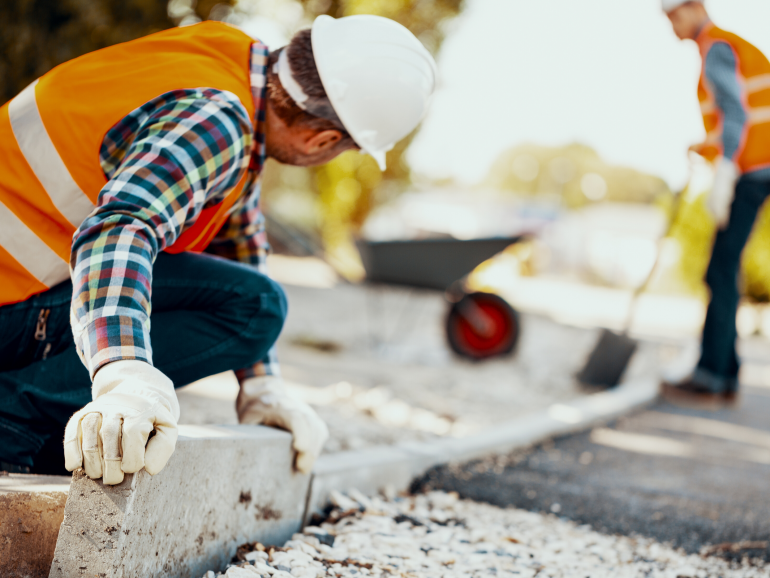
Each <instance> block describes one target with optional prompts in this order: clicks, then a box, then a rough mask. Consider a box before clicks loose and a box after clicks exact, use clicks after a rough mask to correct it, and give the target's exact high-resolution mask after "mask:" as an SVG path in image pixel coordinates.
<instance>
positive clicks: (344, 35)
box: [311, 14, 436, 170]
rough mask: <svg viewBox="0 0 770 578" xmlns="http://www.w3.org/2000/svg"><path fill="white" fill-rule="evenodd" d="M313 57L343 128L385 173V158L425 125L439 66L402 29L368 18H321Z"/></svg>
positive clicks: (316, 27)
mask: <svg viewBox="0 0 770 578" xmlns="http://www.w3.org/2000/svg"><path fill="white" fill-rule="evenodd" d="M311 41H312V44H313V58H314V59H315V64H316V68H317V69H318V75H319V76H320V77H321V82H322V83H323V86H324V90H325V91H326V95H327V96H328V98H329V101H330V102H331V105H332V107H333V108H334V112H335V113H336V115H337V116H338V117H339V119H340V121H341V122H342V125H343V126H344V127H345V129H346V130H347V131H348V133H350V136H351V137H353V140H354V141H355V142H356V144H357V145H358V146H360V147H361V149H362V150H363V151H364V152H366V153H369V154H370V155H372V157H374V159H375V160H376V161H377V164H378V165H379V166H380V168H381V169H382V170H385V153H386V152H388V151H389V150H390V149H392V148H393V146H394V145H395V144H396V143H397V142H398V141H400V140H401V139H402V138H404V137H405V136H406V135H408V134H409V133H410V132H412V131H413V130H414V129H415V128H416V127H417V125H418V124H419V123H420V121H421V120H422V118H423V116H425V113H426V111H427V109H428V103H429V101H430V97H431V95H432V94H433V91H434V89H435V87H436V63H435V61H434V60H433V57H432V56H431V55H430V53H429V52H428V51H427V50H426V49H425V47H424V46H423V45H422V43H420V41H419V40H417V38H416V37H415V36H414V34H412V33H411V32H409V30H407V29H406V28H404V27H403V26H401V24H399V23H397V22H394V21H393V20H390V19H388V18H383V17H381V16H373V15H367V14H362V15H358V16H347V17H345V18H338V19H334V18H332V17H331V16H319V17H318V18H316V20H315V22H314V23H313V29H312V33H311Z"/></svg>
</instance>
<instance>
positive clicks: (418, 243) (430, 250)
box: [356, 235, 522, 291]
mask: <svg viewBox="0 0 770 578" xmlns="http://www.w3.org/2000/svg"><path fill="white" fill-rule="evenodd" d="M521 239H522V236H521V235H519V236H515V237H494V238H487V239H468V240H459V239H451V238H441V239H415V240H406V241H367V240H365V239H359V240H358V241H357V242H356V245H357V246H358V251H359V253H360V254H361V261H362V262H363V264H364V269H365V270H366V278H367V280H368V281H370V282H374V283H387V284H392V285H406V286H408V287H422V288H426V289H438V290H440V291H444V290H445V289H447V288H448V287H449V286H450V285H451V284H452V283H454V282H455V281H457V280H458V279H461V278H463V277H465V276H466V275H467V274H468V273H470V272H471V271H473V270H474V269H475V268H476V267H477V266H478V265H479V264H481V263H483V262H484V261H486V260H487V259H489V258H490V257H494V256H495V255H497V254H498V253H499V252H500V251H502V250H503V249H505V248H506V247H508V246H510V245H513V244H514V243H517V242H519V241H520V240H521Z"/></svg>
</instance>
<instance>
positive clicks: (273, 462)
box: [50, 426, 310, 578]
mask: <svg viewBox="0 0 770 578" xmlns="http://www.w3.org/2000/svg"><path fill="white" fill-rule="evenodd" d="M179 429H180V437H179V440H178V441H177V446H176V450H175V452H174V455H173V456H172V457H171V459H170V460H169V463H168V464H167V465H166V467H165V468H163V470H162V471H161V472H160V473H159V474H157V475H155V476H150V475H149V474H147V472H145V471H144V470H142V471H140V472H138V473H137V474H134V475H128V476H126V479H125V480H124V481H123V482H122V483H120V484H118V485H116V486H105V485H104V484H102V483H101V481H99V480H91V479H90V478H88V477H87V476H86V475H85V474H84V473H83V472H82V471H81V470H78V471H76V472H75V474H74V475H73V478H72V486H71V487H70V492H69V498H68V500H67V505H66V507H65V510H64V521H63V523H62V525H61V529H60V531H59V539H58V542H57V544H56V552H55V554H54V558H53V562H52V563H51V567H50V569H51V571H50V576H51V577H52V578H54V577H55V578H70V577H74V576H104V577H111V578H128V577H142V578H149V577H152V576H158V577H160V576H163V577H167V578H177V577H178V578H181V577H185V578H188V577H191V576H192V577H194V576H202V575H203V574H205V572H206V571H207V570H209V569H211V568H212V567H214V568H216V567H223V566H224V565H225V564H226V563H227V562H229V561H230V558H231V557H232V555H233V554H234V552H235V550H236V548H237V547H238V546H239V545H241V544H243V543H244V542H250V541H254V540H256V539H259V540H261V541H264V542H266V543H268V544H281V543H283V542H285V541H286V540H288V539H289V538H290V537H291V535H292V534H293V533H295V532H297V531H298V530H299V529H300V527H301V525H302V519H303V513H304V509H305V505H306V500H307V493H308V489H309V483H310V476H306V475H302V474H298V473H295V472H294V471H292V463H291V460H292V451H291V436H290V435H289V434H288V433H286V432H282V431H279V430H275V429H271V428H265V427H260V426H180V428H179Z"/></svg>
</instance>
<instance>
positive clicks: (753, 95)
mask: <svg viewBox="0 0 770 578" xmlns="http://www.w3.org/2000/svg"><path fill="white" fill-rule="evenodd" d="M696 42H697V43H698V47H699V48H700V53H701V57H702V58H703V63H704V66H703V72H702V73H701V76H700V82H699V83H698V100H699V101H700V106H701V112H702V113H703V124H704V125H705V127H706V141H705V142H704V143H703V144H702V145H700V148H699V150H698V153H699V154H701V155H702V156H704V157H705V158H707V159H708V160H710V161H712V162H713V161H714V160H715V159H716V158H717V157H719V156H721V155H722V111H720V110H719V107H718V106H717V102H716V97H715V95H714V93H713V91H712V89H711V86H710V84H709V82H708V79H707V78H706V72H705V68H706V66H705V63H706V55H707V54H708V53H709V50H710V49H711V47H712V46H713V44H714V43H715V42H726V43H727V44H728V45H729V46H730V47H731V48H732V50H733V53H734V54H735V61H736V63H737V68H738V70H737V73H738V80H739V82H740V83H741V84H742V91H741V92H742V97H743V99H744V107H745V108H746V110H747V111H748V119H747V126H746V130H745V131H744V136H743V142H742V143H741V148H740V149H739V151H738V159H737V163H738V166H739V167H740V169H741V171H742V172H744V173H748V172H751V171H755V170H758V169H762V168H765V167H770V62H769V61H768V60H767V58H766V57H765V55H764V54H762V52H760V50H759V49H758V48H756V47H755V46H754V45H752V44H750V43H749V42H747V41H746V40H744V39H743V38H741V37H739V36H736V35H735V34H732V33H730V32H726V31H724V30H721V29H720V28H717V27H716V26H714V25H713V24H711V23H708V24H706V26H705V27H704V29H703V30H702V31H701V32H700V34H699V35H698V38H697V39H696Z"/></svg>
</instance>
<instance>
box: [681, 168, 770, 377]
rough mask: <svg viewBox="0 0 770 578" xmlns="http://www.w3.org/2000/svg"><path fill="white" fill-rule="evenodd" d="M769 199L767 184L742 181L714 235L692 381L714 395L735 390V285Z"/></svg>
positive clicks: (736, 336) (736, 294)
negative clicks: (722, 224)
mask: <svg viewBox="0 0 770 578" xmlns="http://www.w3.org/2000/svg"><path fill="white" fill-rule="evenodd" d="M769 195H770V181H756V180H752V179H750V178H746V177H743V178H741V180H740V181H738V186H737V187H736V189H735V199H734V200H733V205H732V209H731V210H730V221H729V222H728V224H727V227H725V228H724V229H722V230H720V231H718V232H717V235H716V239H715V240H714V249H713V251H712V253H711V262H710V263H709V267H708V271H707V272H706V284H707V285H708V286H709V289H710V290H711V302H710V303H709V306H708V310H707V311H706V323H705V325H704V327H703V341H702V348H701V358H700V361H699V362H698V367H697V368H696V374H695V377H696V379H697V380H698V381H701V382H703V383H704V385H707V386H708V387H709V388H710V389H712V390H713V391H715V392H721V391H726V390H730V389H734V388H735V387H737V383H738V370H739V368H740V362H739V361H738V353H737V351H736V340H737V338H738V331H737V329H736V326H735V316H736V314H737V312H738V301H739V299H740V293H739V291H738V281H739V277H740V266H741V253H743V248H744V247H745V246H746V242H747V241H748V239H749V235H751V230H752V228H753V227H754V221H755V220H756V217H757V214H758V213H759V210H760V209H761V208H762V205H763V203H764V202H765V199H767V197H768V196H769Z"/></svg>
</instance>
